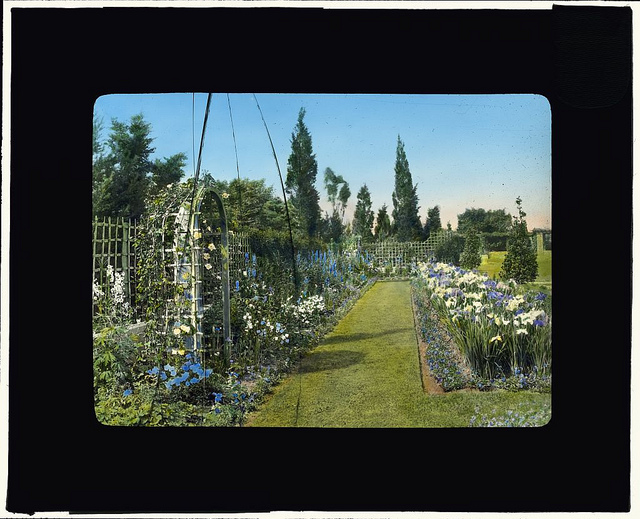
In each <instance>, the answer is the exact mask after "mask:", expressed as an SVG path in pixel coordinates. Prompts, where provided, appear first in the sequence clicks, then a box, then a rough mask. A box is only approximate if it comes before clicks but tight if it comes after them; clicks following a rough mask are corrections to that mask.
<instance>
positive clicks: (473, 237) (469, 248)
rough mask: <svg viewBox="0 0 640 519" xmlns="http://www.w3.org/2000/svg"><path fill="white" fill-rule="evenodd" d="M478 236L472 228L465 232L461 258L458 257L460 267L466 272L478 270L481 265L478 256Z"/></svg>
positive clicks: (480, 258) (480, 259)
mask: <svg viewBox="0 0 640 519" xmlns="http://www.w3.org/2000/svg"><path fill="white" fill-rule="evenodd" d="M480 245H481V244H480V235H479V234H478V231H476V229H475V228H474V227H472V228H471V229H469V230H468V231H467V235H466V239H465V242H464V249H463V251H462V256H460V266H461V267H462V268H465V269H467V270H472V269H475V268H478V267H479V266H480V263H482V257H481V256H480Z"/></svg>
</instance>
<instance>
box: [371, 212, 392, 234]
mask: <svg viewBox="0 0 640 519" xmlns="http://www.w3.org/2000/svg"><path fill="white" fill-rule="evenodd" d="M373 232H374V234H375V238H376V240H378V241H382V240H386V239H387V238H388V237H389V236H390V235H391V220H390V219H389V213H388V212H387V204H382V207H381V208H380V209H378V214H377V216H376V226H375V228H374V230H373Z"/></svg>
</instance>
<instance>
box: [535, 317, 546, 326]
mask: <svg viewBox="0 0 640 519" xmlns="http://www.w3.org/2000/svg"><path fill="white" fill-rule="evenodd" d="M533 324H535V325H536V326H544V321H541V320H540V319H536V320H535V321H533Z"/></svg>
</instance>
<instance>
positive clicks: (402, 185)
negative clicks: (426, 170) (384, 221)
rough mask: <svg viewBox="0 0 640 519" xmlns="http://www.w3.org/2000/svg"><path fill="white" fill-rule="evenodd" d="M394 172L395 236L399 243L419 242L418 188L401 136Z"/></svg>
mask: <svg viewBox="0 0 640 519" xmlns="http://www.w3.org/2000/svg"><path fill="white" fill-rule="evenodd" d="M394 171H395V189H394V191H393V193H392V195H391V200H392V202H393V211H392V213H391V215H392V217H393V230H394V234H395V235H396V237H397V239H398V241H413V240H419V239H421V237H422V223H421V222H420V216H419V215H418V209H419V206H418V195H417V189H418V186H417V184H416V185H413V181H412V179H411V171H410V170H409V161H408V160H407V155H406V153H405V151H404V143H403V142H402V141H401V140H400V136H399V135H398V145H397V148H396V163H395V167H394Z"/></svg>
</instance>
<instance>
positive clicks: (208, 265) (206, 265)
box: [204, 263, 212, 270]
mask: <svg viewBox="0 0 640 519" xmlns="http://www.w3.org/2000/svg"><path fill="white" fill-rule="evenodd" d="M204 268H206V269H207V270H211V268H212V267H211V264H210V263H205V264H204Z"/></svg>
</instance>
